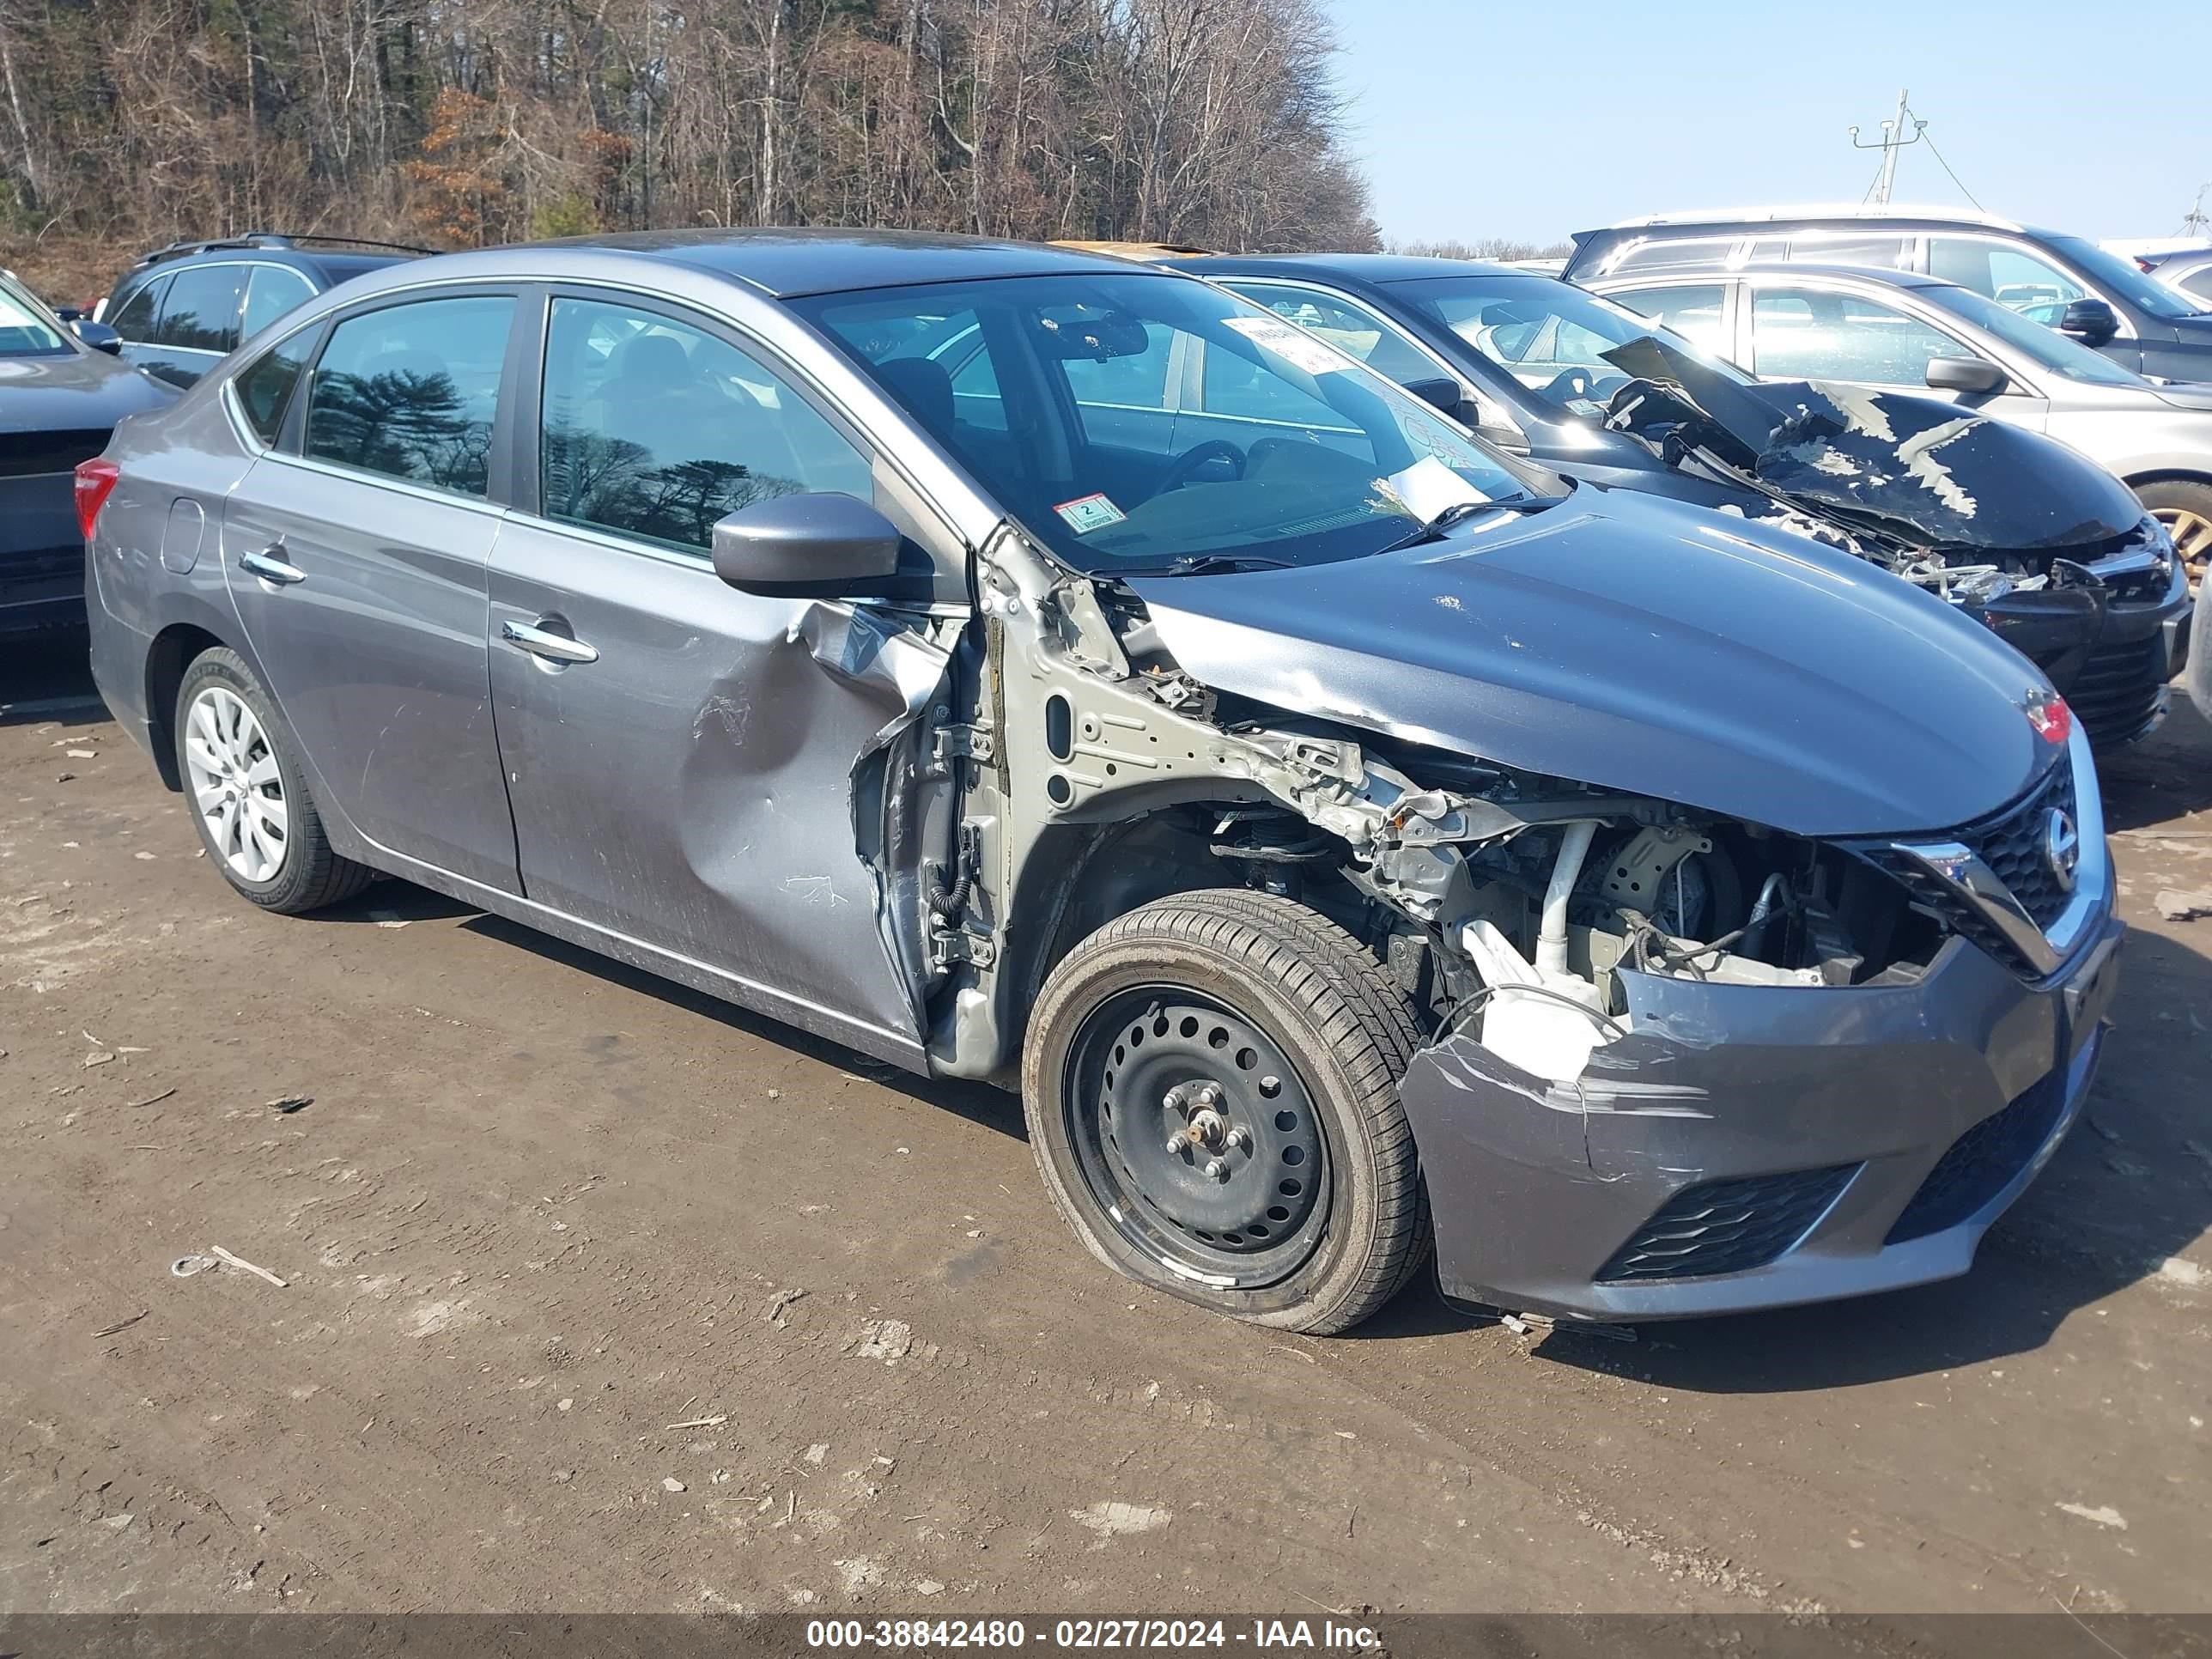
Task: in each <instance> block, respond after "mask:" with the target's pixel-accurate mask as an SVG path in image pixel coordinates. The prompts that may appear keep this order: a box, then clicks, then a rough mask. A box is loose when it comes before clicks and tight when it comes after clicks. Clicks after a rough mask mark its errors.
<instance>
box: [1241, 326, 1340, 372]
mask: <svg viewBox="0 0 2212 1659" xmlns="http://www.w3.org/2000/svg"><path fill="white" fill-rule="evenodd" d="M1221 320H1222V321H1223V322H1225V323H1226V324H1227V325H1229V326H1230V327H1231V328H1233V329H1235V330H1236V331H1237V332H1238V333H1239V334H1242V335H1243V337H1245V338H1246V339H1248V340H1249V341H1251V342H1252V343H1253V344H1254V345H1256V346H1263V347H1265V348H1266V349H1267V350H1269V351H1272V352H1273V353H1274V354H1275V355H1276V356H1278V357H1280V358H1281V359H1282V360H1283V361H1284V362H1286V363H1288V364H1290V366H1291V368H1303V369H1304V370H1305V372H1306V373H1307V374H1335V373H1336V372H1337V371H1338V370H1339V369H1346V368H1352V366H1353V364H1352V359H1351V358H1349V357H1347V356H1345V355H1344V354H1343V353H1342V352H1341V351H1339V350H1338V349H1336V348H1335V347H1334V346H1333V345H1331V344H1329V343H1328V342H1327V341H1326V340H1316V338H1314V337H1313V336H1312V335H1310V334H1309V333H1307V332H1306V331H1305V330H1304V329H1302V328H1300V327H1298V326H1297V325H1296V324H1295V323H1286V322H1285V321H1284V320H1283V319H1281V318H1279V317H1224V318H1223V319H1221Z"/></svg>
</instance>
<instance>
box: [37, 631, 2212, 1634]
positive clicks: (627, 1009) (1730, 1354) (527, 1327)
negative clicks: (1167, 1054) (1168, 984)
mask: <svg viewBox="0 0 2212 1659" xmlns="http://www.w3.org/2000/svg"><path fill="white" fill-rule="evenodd" d="M2107 793H2108V816H2109V817H2110V819H2111V823H2112V829H2114V830H2115V831H2117V832H2118V835H2117V839H2116V842H2115V846H2116V847H2117V848H2118V856H2119V862H2120V868H2121V871H2122V872H2123V876H2124V884H2123V892H2124V908H2125V911H2126V915H2127V918H2128V920H2129V921H2130V923H2131V924H2133V926H2134V927H2136V930H2137V931H2136V933H2135V936H2134V938H2133V939H2132V941H2131V944H2130V953H2129V957H2128V959H2127V968H2126V975H2127V979H2126V987H2125V989H2124V994H2123V1000H2122V1001H2121V1004H2120V1006H2119V1008H2118V1031H2117V1034H2116V1036H2115V1037H2114V1039H2113V1042H2112V1048H2111V1050H2110V1052H2109V1055H2108V1059H2107V1060H2106V1067H2105V1071H2104V1074H2103V1077H2102V1079H2101V1081H2100V1085H2099V1087H2098V1093H2097V1097H2096V1100H2095V1103H2094V1105H2093V1109H2092V1110H2091V1112H2090V1114H2089V1115H2088V1118H2087V1121H2086V1122H2085V1124H2084V1126H2083V1127H2081V1129H2079V1130H2078V1131H2077V1132H2076V1133H2075V1135H2074V1137H2073V1139H2072V1140H2071V1141H2070V1142H2069V1144H2068V1146H2065V1147H2064V1148H2063V1150H2062V1152H2061V1153H2060V1155H2059V1157H2058V1158H2057V1160H2056V1161H2055V1163H2054V1164H2053V1166H2052V1168H2051V1170H2050V1171H2049V1172H2048V1173H2047V1175H2046V1176H2045V1178H2044V1180H2043V1181H2042V1182H2040V1183H2039V1185H2038V1186H2037V1187H2036V1188H2033V1190H2032V1191H2031V1192H2030V1193H2029V1194H2027V1197H2026V1198H2025V1199H2024V1200H2022V1201H2021V1204H2020V1205H2019V1206H2016V1207H2015V1210H2014V1211H2013V1212H2011V1214H2010V1215H2009V1216H2008V1217H2007V1218H2006V1219H2005V1220H2004V1221H2003V1222H2002V1224H2001V1225H1999V1226H1998V1227H1997V1228H1996V1231H1994V1232H1993V1233H1992V1234H1991V1235H1990V1237H1989V1239H1988V1240H1987V1242H1986V1243H1984V1247H1983V1250H1982V1257H1981V1261H1980V1264H1979V1266H1978V1267H1977V1268H1976V1270H1975V1271H1974V1273H1972V1275H1971V1276H1969V1277H1967V1278H1966V1279H1961V1280H1958V1281H1954V1282H1953V1283H1951V1284H1948V1285H1940V1286H1936V1287H1933V1288H1930V1289H1927V1290H1924V1291H1914V1292H1910V1293H1906V1294H1901V1295H1895V1296H1890V1297H1881V1298H1876V1299H1873V1300H1869V1301H1864V1302H1861V1303H1857V1304H1847V1305H1844V1306H1839V1307H1831V1308H1825V1309H1814V1310H1802V1311H1797V1312H1792V1313H1786V1314H1778V1315H1773V1316H1760V1317H1754V1318H1742V1319H1735V1320H1719V1321H1708V1322H1697V1323H1691V1324H1681V1325H1674V1326H1662V1327H1647V1328H1644V1330H1643V1331H1642V1333H1641V1334H1640V1340H1637V1341H1635V1342H1633V1343H1621V1342H1616V1341H1607V1340H1598V1339H1595V1338H1591V1337H1588V1336H1565V1335H1558V1334H1553V1335H1549V1336H1543V1335H1536V1336H1532V1337H1530V1338H1522V1337H1519V1336H1516V1334H1513V1333H1512V1332H1511V1331H1510V1330H1508V1329H1506V1328H1503V1327H1501V1326H1499V1325H1498V1324H1497V1323H1496V1322H1493V1321H1490V1320H1486V1319H1480V1318H1475V1317H1472V1316H1465V1315H1462V1314H1460V1313H1456V1312H1454V1311H1452V1310H1449V1309H1448V1308H1447V1307H1445V1306H1444V1305H1443V1304H1442V1303H1441V1302H1440V1301H1439V1300H1437V1297H1436V1295H1435V1292H1434V1291H1433V1288H1422V1287H1419V1286H1417V1287H1416V1288H1415V1289H1414V1290H1413V1291H1410V1292H1409V1293H1408V1294H1407V1296H1406V1297H1403V1298H1402V1299H1401V1301H1400V1302H1399V1303H1397V1304H1395V1305H1394V1306H1393V1307H1392V1308H1391V1309H1390V1310H1388V1311H1387V1313H1386V1314H1385V1316H1383V1318H1381V1319H1380V1320H1378V1321H1377V1322H1375V1323H1374V1324H1372V1325H1371V1326H1370V1327H1368V1328H1365V1329H1364V1330H1363V1331H1362V1332H1360V1333H1358V1334H1357V1335H1356V1336H1355V1337H1352V1338H1349V1339H1339V1340H1328V1341H1309V1340H1300V1339H1295V1338H1285V1337H1282V1336H1279V1335H1276V1334H1268V1333H1264V1332H1260V1331H1256V1330H1252V1329H1249V1328H1243V1327H1240V1326H1237V1325H1234V1324H1231V1323H1228V1322H1223V1321H1218V1320H1215V1319H1212V1318H1209V1317H1207V1316H1205V1315H1202V1314H1200V1313H1199V1312H1197V1311H1196V1310H1193V1309H1189V1308H1187V1307H1184V1306H1182V1304H1176V1303H1173V1302H1170V1301H1166V1300H1163V1299H1161V1298H1159V1297H1154V1296H1152V1295H1150V1294H1148V1293H1144V1292H1140V1291H1136V1290H1134V1289H1133V1287H1130V1286H1128V1285H1124V1284H1122V1283H1121V1282H1119V1281H1118V1280H1116V1279H1114V1278H1112V1277H1110V1276H1109V1274H1108V1273H1106V1272H1105V1271H1104V1270H1103V1269H1102V1268H1100V1267H1097V1266H1096V1265H1095V1264H1093V1263H1092V1261H1091V1260H1090V1259H1089V1258H1088V1257H1087V1256H1085V1255H1084V1254H1083V1253H1082V1252H1081V1250H1080V1249H1079V1247H1078V1246H1077V1245H1076V1244H1075V1243H1073V1240H1072V1239H1071V1238H1070V1237H1068V1236H1067V1235H1066V1232H1065V1231H1063V1230H1062V1229H1061V1227H1060V1225H1059V1224H1058V1223H1057V1221H1056V1220H1055V1219H1054V1217H1053V1216H1052V1214H1051V1212H1050V1211H1049V1209H1048V1206H1047V1203H1046V1200H1045V1198H1044V1195H1043V1194H1042V1190H1041V1188H1040V1187H1039V1185H1038V1182H1037V1177H1036V1171H1035V1169H1034V1167H1033V1166H1032V1164H1031V1163H1030V1153H1029V1149H1028V1147H1027V1146H1025V1145H1024V1141H1023V1136H1022V1129H1021V1119H1020V1114H1019V1112H1018V1109H1017V1108H1016V1106H1015V1103H1013V1102H1012V1100H1011V1099H1009V1098H1006V1097H1000V1096H998V1095H995V1094H994V1093H993V1092H991V1091H987V1090H983V1089H979V1088H973V1087H966V1086H959V1087H953V1086H945V1085H931V1084H925V1083H921V1082H918V1081H915V1080H913V1079H907V1078H904V1077H902V1076H893V1075H890V1074H887V1073H885V1072H884V1069H883V1068H881V1067H878V1066H873V1065H872V1064H868V1063H866V1062H861V1061H859V1060H856V1058H855V1057H854V1056H853V1055H851V1054H846V1053H843V1052H842V1051H838V1050H836V1049H834V1048H829V1047H826V1046H824V1045H821V1044H818V1043H816V1042H812V1041H811V1040H809V1039H806V1038H803V1037H801V1036H797V1035H795V1034H793V1033H792V1032H790V1031H788V1030H784V1029H782V1028H781V1027H778V1026H776V1025H774V1024H771V1023H769V1022H767V1021H765V1020H759V1019H755V1018H750V1017H749V1016H746V1015H743V1014H740V1013H737V1012H732V1011H730V1010H728V1009H726V1008H724V1007H721V1006H719V1005H715V1004H711V1003H709V1002H708V1001H707V1000H703V999H701V998H696V997H694V996H692V995H690V994H688V993H685V992H683V991H680V990H678V989H675V988H673V987H668V986H665V985H663V984H661V983H659V981H653V980H650V979H647V978H646V977H644V976H641V975H635V974H632V973H629V972H627V971H625V970H623V969H618V968H616V967H614V966H613V965H611V964H610V963H605V962H603V961H600V960H599V959H598V958H596V957H589V956H587V955H585V954H583V953H580V952H577V951H571V950H569V949H568V948H566V947H564V946H562V945H556V944H554V943H551V942H550V941H547V940H544V939H539V938H538V937H536V936H534V935H532V934H530V933H525V932H523V931H521V930H520V929H517V928H514V927H509V926H507V924H505V923H503V922H500V921H493V920H490V919H489V918H485V917H483V916H480V915H474V914H471V913H469V912H467V911H465V910H463V909H460V908H457V907H455V906H453V904H451V903H449V902H447V901H444V900H442V899H439V898H435V897H433V896H429V895H428V894H425V893H423V892H421V891H419V890H416V889H413V888H410V887H406V886H404V885H400V884H382V885H380V886H379V887H377V888H375V889H374V890H372V891H371V893H370V894H369V895H368V896H367V897H366V898H365V899H364V900H362V902H359V903H357V904H356V905H355V906H353V907H351V908H348V909H346V910H344V911H343V912H341V913H339V914H337V915H334V916H331V917H328V918H323V919H317V920H313V921H287V920H283V919H281V918H276V917H271V916H265V915H260V914H258V912H256V911H254V910H252V908H249V907H248V906H246V904H244V903H242V902H239V901H238V900H236V899H234V897H233V896H231V895H230V893H229V892H228V890H227V889H226V888H225V887H224V886H223V884H222V882H221V881H220V880H219V879H217V878H216V874H215V873H214V872H212V871H211V870H210V869H209V868H208V867H207V866H206V864H205V862H204V860H200V859H198V858H197V857H196V856H195V854H196V851H197V842H195V840H194V838H193V834H192V831H191V826H190V825H189V823H187V822H186V819H185V814H184V811H182V809H181V807H180V806H179V803H178V801H177V799H175V798H174V797H172V796H170V795H168V794H167V793H164V792H163V791H162V789H161V786H160V784H159V783H158V782H157V781H156V780H155V775H154V772H153V769H152V767H151V766H150V765H149V763H148V762H147V760H146V759H145V757H143V755H142V754H141V753H140V752H139V751H138V750H137V748H136V747H135V746H133V745H132V744H131V743H130V742H129V740H128V739H127V738H125V737H124V736H123V734H122V733H121V732H119V731H118V729H117V728H116V727H115V726H113V725H112V724H111V723H110V722H109V721H108V720H106V717H105V715H104V714H103V712H102V711H101V709H100V707H99V705H98V703H97V702H96V701H94V699H93V698H92V696H91V694H90V687H89V684H88V681H87V680H86V678H84V676H83V674H82V670H81V669H80V668H79V667H78V666H77V665H76V662H75V660H74V659H73V657H72V656H71V655H70V653H66V652H59V653H23V652H21V651H11V652H10V653H9V655H8V656H7V657H6V658H5V659H0V1050H5V1053H4V1054H0V1609H7V1610H13V1611H16V1612H43V1611H49V1610H64V1609H100V1610H107V1609H132V1610H151V1609H171V1610H185V1609H219V1610H225V1611H248V1610H253V1609H259V1608H266V1607H276V1606H289V1607H312V1608H315V1609H318V1610H320V1611H325V1612H331V1611H339V1610H355V1609H366V1610H379V1611H412V1610H441V1611H442V1610H460V1609H474V1608H506V1609H562V1610H572V1611H589V1610H600V1609H606V1610H613V1609H623V1610H637V1609H681V1610H694V1611H696V1610H699V1609H702V1608H704V1609H708V1610H713V1609H727V1608H731V1607H744V1608H746V1609H750V1610H762V1611H768V1610H789V1609H792V1608H795V1607H809V1608H819V1609H823V1610H842V1609H846V1608H849V1607H854V1605H855V1604H856V1603H857V1604H859V1605H860V1607H863V1608H865V1609H867V1610H869V1611H872V1612H893V1611H922V1610H926V1611H931V1612H942V1613H989V1612H994V1611H995V1612H1007V1611H1020V1610H1025V1609H1026V1610H1039V1609H1066V1610H1085V1609H1087V1610H1091V1611H1097V1612H1120V1613H1128V1612H1139V1611H1148V1612H1160V1613H1176V1612H1187V1611H1193V1610H1196V1609H1199V1608H1206V1609H1210V1610H1216V1611H1226V1610H1236V1609H1249V1610H1267V1611H1274V1612H1281V1611H1285V1610H1287V1611H1292V1612H1297V1611H1303V1610H1306V1609H1307V1608H1308V1607H1309V1605H1310V1607H1311V1608H1312V1609H1315V1610H1318V1609H1319V1608H1321V1607H1357V1606H1359V1605H1362V1604H1367V1605H1371V1606H1373V1607H1378V1608H1381V1609H1384V1610H1391V1609H1407V1608H1417V1609H1458V1608H1468V1609H1473V1608H1480V1609H1486V1610H1493V1611H1509V1610H1553V1609H1556V1610H1582V1611H1605V1610H1622V1609H1638V1610H1656V1611H1675V1610H1686V1609H1709V1610H1713V1611H1718V1612H1747V1611H1753V1610H1757V1609H1761V1608H1768V1609H1772V1608H1784V1607H1825V1608H1828V1609H1832V1610H1835V1611H1838V1612H1845V1611H1876V1610H1879V1611H1886V1612H1901V1611H1911V1610H1937V1609H1957V1610H1969V1611H2002V1610H2013V1609H2021V1610H2027V1609H2037V1608H2041V1609H2044V1610H2046V1611H2047V1610H2049V1609H2050V1608H2051V1607H2052V1605H2053V1604H2054V1602H2055V1603H2059V1604H2063V1605H2066V1606H2069V1607H2072V1608H2074V1609H2075V1610H2077V1611H2089V1610H2120V1609H2129V1610H2157V1611H2167V1612H2174V1611H2183V1610H2205V1609H2212V1573H2208V1572H2207V1571H2205V1570H2204V1569H2205V1554H2204V1547H2205V1541H2206V1539H2207V1537H2208V1536H2212V1503H2208V1486H2207V1476H2208V1474H2212V1428H2208V1426H2207V1419H2208V1418H2212V1343H2208V1341H2207V1336H2208V1324H2212V1244H2208V1242H2207V1238H2206V1231H2207V1227H2208V1225H2212V1087H2208V1079H2212V960H2209V959H2208V958H2209V957H2212V920H2199V921H2188V922H2166V921H2160V918H2159V915H2158V910H2157V908H2156V905H2155V896H2156V894H2157V893H2158V891H2159V890H2161V889H2181V890H2197V889H2203V888H2208V887H2212V732H2208V730H2207V729H2206V727H2205V726H2204V724H2203V722H2202V721H2200V720H2198V719H2197V717H2196V715H2195V714H2193V713H2191V712H2188V711H2186V710H2183V711H2182V712H2179V713H2177V714H2176V715H2175V716H2174V717H2173V719H2172V720H2171V721H2169V723H2168V725H2167V726H2166V729H2165V730H2164V731H2163V732H2160V734H2159V735H2158V736H2157V737H2156V738H2154V740H2153V741H2152V742H2151V743H2149V744H2147V745H2145V746H2144V747H2143V748H2142V749H2141V750H2138V751H2137V752H2136V753H2135V754H2132V755H2130V756H2129V757H2124V758H2123V759H2121V760H2120V761H2119V762H2118V763H2116V764H2114V765H2113V766H2112V767H2111V768H2110V769H2109V776H2108V784H2107ZM288 1098H289V1099H305V1100H306V1101H307V1102H308V1103H307V1105H305V1106H303V1107H300V1108H298V1109H293V1110H286V1109H283V1108H282V1107H280V1106H277V1105H275V1104H272V1103H276V1102H280V1101H283V1100H286V1099H288ZM217 1245H220V1246H222V1247H224V1248H225V1249H228V1250H231V1251H234V1252H235V1253H236V1254H237V1255H240V1256H241V1257H243V1258H245V1259H246V1260H247V1261H252V1262H254V1263H258V1264H259V1265H261V1266H263V1267H266V1268H269V1269H270V1270H271V1271H272V1272H274V1273H276V1274H278V1275H280V1276H281V1277H283V1279H285V1280H287V1281H288V1283H287V1284H286V1285H284V1286H283V1288H279V1287H278V1286H276V1285H273V1284H270V1283H267V1282H264V1280H262V1279H258V1278H256V1277H254V1276H253V1275H252V1274H251V1273H246V1272H244V1271H241V1270H239V1269H237V1268H234V1267H231V1268H225V1269H223V1270H221V1271H218V1272H212V1273H199V1274H197V1275H196V1276H191V1277H184V1278H179V1277H175V1276H173V1273H172V1271H171V1263H172V1262H173V1261H175V1260H176V1259H177V1258H179V1257H181V1256H184V1255H187V1254H188V1253H194V1252H204V1251H206V1250H208V1249H210V1248H211V1247H213V1246H217Z"/></svg>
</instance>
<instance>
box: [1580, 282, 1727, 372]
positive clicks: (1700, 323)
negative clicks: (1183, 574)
mask: <svg viewBox="0 0 2212 1659" xmlns="http://www.w3.org/2000/svg"><path fill="white" fill-rule="evenodd" d="M1607 298H1609V299H1611V300H1612V301H1613V302H1614V303H1615V304H1616V305H1623V306H1626V307H1628V308H1629V309H1630V310H1631V311H1633V312H1636V313H1639V314H1641V315H1643V316H1645V317H1649V318H1650V319H1653V320H1654V321H1655V322H1657V323H1659V324H1661V325H1663V326H1665V327H1667V328H1668V329H1670V330H1672V331H1674V333H1676V334H1679V335H1680V336H1681V337H1683V338H1684V339H1686V340H1691V341H1694V342H1695V343H1697V344H1699V345H1700V346H1702V347H1704V348H1705V350H1706V351H1708V352H1710V353H1711V355H1713V356H1716V357H1725V356H1729V355H1730V351H1731V349H1732V348H1733V347H1734V345H1735V342H1734V341H1733V340H1731V339H1729V332H1728V290H1727V289H1725V288H1723V287H1722V286H1721V285H1720V284H1719V283H1682V284H1680V286H1677V287H1674V288H1630V289H1614V290H1613V293H1612V294H1610V295H1607Z"/></svg>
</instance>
